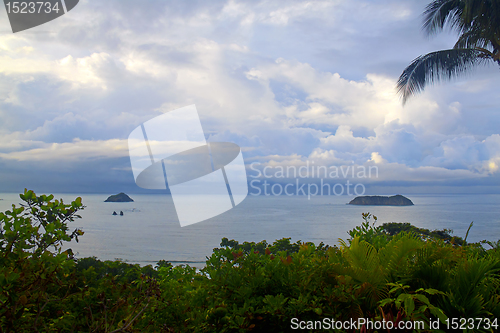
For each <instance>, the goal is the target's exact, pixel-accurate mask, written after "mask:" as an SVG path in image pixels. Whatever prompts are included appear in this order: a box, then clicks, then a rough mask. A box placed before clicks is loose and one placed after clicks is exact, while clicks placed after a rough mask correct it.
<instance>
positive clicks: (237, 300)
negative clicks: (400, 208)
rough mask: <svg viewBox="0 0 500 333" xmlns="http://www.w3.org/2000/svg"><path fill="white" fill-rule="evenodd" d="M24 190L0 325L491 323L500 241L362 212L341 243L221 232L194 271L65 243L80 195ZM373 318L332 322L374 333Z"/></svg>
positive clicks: (13, 215)
mask: <svg viewBox="0 0 500 333" xmlns="http://www.w3.org/2000/svg"><path fill="white" fill-rule="evenodd" d="M20 197H21V199H22V200H23V201H24V204H23V205H21V206H20V207H17V206H15V205H13V206H12V209H10V210H8V211H5V212H3V213H0V226H1V228H0V332H288V331H295V330H294V328H303V331H312V330H313V328H314V327H316V328H317V326H314V325H317V323H322V324H324V323H330V325H332V323H333V322H334V321H335V322H340V321H342V322H346V321H358V320H360V319H362V318H365V319H367V320H368V321H369V323H374V322H382V321H383V322H385V323H389V322H390V323H391V324H392V325H398V324H399V323H407V321H419V322H421V323H423V326H422V327H420V328H419V329H416V330H415V331H422V332H427V331H442V332H456V331H459V330H460V325H465V326H463V328H464V330H463V331H466V330H467V329H468V328H470V327H471V326H470V325H471V324H470V320H472V321H474V320H476V322H475V326H474V329H470V330H468V331H478V332H495V331H498V330H497V329H498V323H497V319H496V318H498V317H500V290H499V288H500V276H499V274H500V242H496V243H493V242H486V241H485V242H483V243H474V244H471V243H468V242H467V241H466V239H461V238H459V237H452V236H451V231H450V230H441V231H429V230H426V229H420V228H417V227H414V226H412V225H410V224H384V225H381V226H377V225H376V217H375V216H372V215H371V214H369V213H366V214H363V216H362V217H363V222H362V223H361V225H359V226H358V227H356V228H354V229H353V230H351V231H350V232H349V235H348V238H347V239H346V240H340V246H328V245H325V244H323V243H321V244H318V245H315V244H313V243H303V242H300V241H298V242H294V243H292V242H291V241H290V239H289V238H283V239H281V240H277V241H275V242H273V243H272V244H268V243H267V242H266V241H261V242H259V243H253V242H244V243H239V242H238V241H235V240H228V239H227V238H224V239H222V242H221V245H220V247H219V248H216V249H214V251H213V253H212V254H211V256H210V257H207V261H206V266H205V267H204V268H203V269H201V270H197V269H195V268H192V267H189V266H175V267H174V266H172V265H171V264H170V263H169V262H167V261H164V260H162V261H160V262H158V264H157V265H156V266H155V267H154V268H153V267H151V266H145V267H140V266H139V265H132V264H128V263H124V262H121V261H100V260H98V259H97V258H81V259H76V258H75V257H74V255H73V253H72V251H71V250H65V251H63V250H62V248H63V245H64V243H68V242H71V241H73V240H75V241H77V240H78V237H82V236H83V231H81V230H79V229H75V230H72V231H71V230H70V228H69V226H68V225H69V223H71V222H72V221H73V220H74V219H76V218H78V212H79V211H80V210H82V209H84V208H85V207H84V206H83V204H82V202H81V199H80V198H77V199H76V200H75V201H73V202H71V203H69V204H66V203H64V202H63V201H62V200H55V199H54V197H53V196H52V195H49V196H46V195H41V196H37V195H36V194H35V193H34V192H32V191H28V190H26V191H25V192H24V193H23V194H21V195H20ZM485 247H487V248H488V249H485ZM294 318H295V319H294ZM477 318H482V322H481V323H480V325H479V324H478V323H477ZM457 319H460V320H462V322H461V321H456V320H457ZM299 323H300V324H299ZM369 323H364V324H363V325H360V326H359V327H351V328H350V329H348V330H341V329H335V324H333V326H331V327H332V328H334V329H333V330H332V331H337V332H345V331H349V332H375V331H377V330H376V329H374V328H373V327H372V326H370V325H369ZM486 324H487V325H486ZM294 325H296V327H294ZM436 325H437V326H436ZM394 327H397V326H394ZM437 327H439V329H438V328H437ZM323 328H326V327H325V326H323ZM378 331H379V332H381V330H378ZM400 331H407V332H411V331H414V330H412V329H403V330H400Z"/></svg>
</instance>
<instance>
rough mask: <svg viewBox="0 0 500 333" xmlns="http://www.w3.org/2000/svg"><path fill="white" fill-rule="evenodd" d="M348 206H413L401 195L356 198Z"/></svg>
mask: <svg viewBox="0 0 500 333" xmlns="http://www.w3.org/2000/svg"><path fill="white" fill-rule="evenodd" d="M349 205H364V206H413V202H411V200H410V199H408V198H407V197H404V196H402V195H401V194H398V195H393V196H392V197H383V196H379V195H372V196H369V195H367V196H362V197H356V198H354V199H352V200H351V202H349Z"/></svg>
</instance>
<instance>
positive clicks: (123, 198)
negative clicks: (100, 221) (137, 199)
mask: <svg viewBox="0 0 500 333" xmlns="http://www.w3.org/2000/svg"><path fill="white" fill-rule="evenodd" d="M104 202H134V200H132V198H131V197H129V196H128V195H126V194H125V193H123V192H122V193H118V194H115V195H111V196H109V197H108V198H107V199H106V200H104Z"/></svg>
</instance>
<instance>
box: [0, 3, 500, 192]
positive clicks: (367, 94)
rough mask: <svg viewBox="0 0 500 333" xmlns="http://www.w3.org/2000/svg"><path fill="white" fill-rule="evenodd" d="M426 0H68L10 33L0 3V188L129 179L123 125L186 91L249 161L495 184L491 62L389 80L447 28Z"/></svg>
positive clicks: (113, 185) (477, 187)
mask: <svg viewBox="0 0 500 333" xmlns="http://www.w3.org/2000/svg"><path fill="white" fill-rule="evenodd" d="M427 3H428V0H405V1H401V0H365V1H362V0H331V1H290V0H272V1H269V0H268V1H236V0H224V1H201V0H200V1H194V0H189V1H180V0H179V1H160V0H157V1H154V0H151V1H132V0H116V1H110V0H107V1H97V0H81V1H80V3H79V4H78V6H76V7H75V8H74V9H73V10H72V11H70V12H69V13H67V14H66V15H64V16H62V17H60V18H58V19H56V20H54V21H51V22H49V23H46V24H44V25H41V26H39V27H35V28H32V29H29V30H26V31H22V32H19V33H16V34H13V33H12V31H11V29H10V25H9V21H8V18H7V15H6V11H5V9H4V8H0V192H19V191H22V190H23V189H24V188H25V187H27V188H31V189H34V190H36V191H40V192H100V193H115V192H118V191H127V192H131V193H133V192H137V191H140V189H139V188H138V187H137V186H136V185H135V183H134V178H133V175H132V171H131V167H130V159H129V157H128V146H127V138H128V135H129V134H130V132H131V131H132V130H133V129H134V128H136V127H137V126H138V125H140V124H141V123H143V122H145V121H147V120H149V119H151V118H153V117H155V116H158V115H160V114H161V113H164V112H168V111H171V110H174V109H177V108H179V107H183V106H186V105H190V104H196V107H197V109H198V113H199V115H200V118H201V122H202V126H203V129H204V131H205V133H206V134H207V139H208V140H209V141H229V142H234V143H237V144H238V145H240V147H242V150H243V154H244V158H245V163H246V164H247V166H250V164H251V163H259V167H260V168H263V167H265V166H268V165H269V166H274V167H276V166H291V165H294V166H301V165H305V164H306V163H307V161H314V162H315V163H316V165H325V166H347V165H356V166H374V165H376V166H377V167H378V170H379V175H378V177H377V178H375V179H369V180H366V184H367V186H368V188H369V193H373V194H377V193H391V192H394V191H398V192H405V193H415V192H420V193H422V192H423V193H426V192H476V193H491V192H495V193H497V192H499V190H500V177H499V175H500V168H499V167H500V135H499V133H500V112H499V111H500V110H499V109H498V105H500V94H499V93H498V86H499V85H500V69H499V68H498V67H497V66H495V65H491V66H486V67H482V68H477V70H474V71H472V72H471V73H470V74H469V75H467V76H465V77H464V78H463V79H460V80H456V81H453V82H449V83H443V84H439V85H435V86H432V87H429V88H428V89H426V91H425V93H423V94H420V95H418V96H416V97H414V98H412V99H411V100H410V101H409V102H408V103H407V104H406V106H404V107H403V106H402V104H401V100H400V99H399V97H398V96H397V94H396V89H395V83H396V81H397V78H398V77H399V75H400V74H401V72H402V71H403V69H404V68H405V67H406V66H407V65H408V64H409V63H410V62H411V61H412V60H413V59H414V58H416V57H417V56H419V55H421V54H425V53H427V52H430V51H434V50H439V49H445V48H450V47H452V46H453V44H454V42H455V40H456V37H457V36H456V34H455V33H453V32H449V31H446V32H444V33H441V34H438V35H436V36H433V37H432V38H429V37H426V36H425V35H424V34H423V33H422V30H421V25H422V16H421V14H422V12H423V10H424V8H425V6H426V4H427ZM252 172H253V171H252V170H250V168H248V174H249V175H251V174H252ZM141 191H142V192H144V191H145V190H141Z"/></svg>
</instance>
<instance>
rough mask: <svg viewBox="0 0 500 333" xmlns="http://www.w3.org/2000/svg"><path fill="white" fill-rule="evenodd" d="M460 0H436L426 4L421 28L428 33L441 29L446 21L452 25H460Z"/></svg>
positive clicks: (461, 10)
mask: <svg viewBox="0 0 500 333" xmlns="http://www.w3.org/2000/svg"><path fill="white" fill-rule="evenodd" d="M464 6H465V5H464V2H463V1H460V0H437V1H433V2H431V3H430V4H429V5H427V7H426V9H425V12H424V25H423V29H424V30H425V32H426V33H427V34H429V35H431V34H435V33H437V32H439V31H441V30H442V29H443V28H444V26H445V25H446V24H447V23H448V24H450V25H451V26H452V27H457V26H460V17H461V16H462V13H463V9H464Z"/></svg>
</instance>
